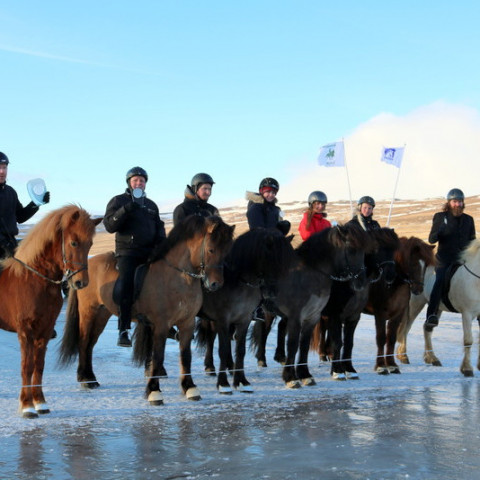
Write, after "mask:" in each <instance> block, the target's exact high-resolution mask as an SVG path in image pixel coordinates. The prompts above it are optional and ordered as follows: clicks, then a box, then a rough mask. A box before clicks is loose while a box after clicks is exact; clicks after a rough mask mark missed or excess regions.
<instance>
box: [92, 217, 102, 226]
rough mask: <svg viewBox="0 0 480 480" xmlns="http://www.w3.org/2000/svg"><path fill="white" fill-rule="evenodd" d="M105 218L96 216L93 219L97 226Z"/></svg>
mask: <svg viewBox="0 0 480 480" xmlns="http://www.w3.org/2000/svg"><path fill="white" fill-rule="evenodd" d="M102 220H103V217H100V218H95V219H93V223H94V225H95V226H97V225H98V224H99V223H101V222H102Z"/></svg>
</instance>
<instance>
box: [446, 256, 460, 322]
mask: <svg viewBox="0 0 480 480" xmlns="http://www.w3.org/2000/svg"><path fill="white" fill-rule="evenodd" d="M461 266H462V264H461V263H452V264H451V265H449V267H448V268H447V270H446V272H445V281H444V282H443V285H442V302H443V304H444V305H445V306H446V307H447V308H448V310H449V311H450V312H455V313H458V311H457V310H456V309H455V308H454V307H453V305H452V304H451V302H450V300H449V298H448V292H449V291H450V284H451V281H452V277H453V275H454V274H455V272H456V271H457V270H458V268H459V267H461Z"/></svg>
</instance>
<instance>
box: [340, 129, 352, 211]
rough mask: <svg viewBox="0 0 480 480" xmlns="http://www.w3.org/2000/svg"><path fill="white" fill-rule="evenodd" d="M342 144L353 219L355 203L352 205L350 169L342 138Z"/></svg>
mask: <svg viewBox="0 0 480 480" xmlns="http://www.w3.org/2000/svg"><path fill="white" fill-rule="evenodd" d="M342 143H343V159H344V162H345V172H346V174H347V184H348V197H349V199H350V217H353V203H352V190H351V188H350V177H349V176H348V168H347V153H346V151H347V149H346V148H345V141H344V139H343V137H342Z"/></svg>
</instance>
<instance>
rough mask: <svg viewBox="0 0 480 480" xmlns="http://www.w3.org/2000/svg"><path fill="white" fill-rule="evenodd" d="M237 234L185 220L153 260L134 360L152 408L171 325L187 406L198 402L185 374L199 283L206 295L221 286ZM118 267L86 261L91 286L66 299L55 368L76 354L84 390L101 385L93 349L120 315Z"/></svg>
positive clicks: (218, 224) (211, 222) (138, 312)
mask: <svg viewBox="0 0 480 480" xmlns="http://www.w3.org/2000/svg"><path fill="white" fill-rule="evenodd" d="M234 228H235V227H231V226H229V225H227V224H226V223H224V222H223V221H222V220H221V219H220V217H207V218H204V217H200V216H196V215H192V216H189V217H187V218H186V219H185V220H184V221H183V222H181V223H180V224H178V225H177V226H175V227H174V228H173V229H172V231H171V232H170V234H169V235H168V238H167V241H166V242H165V246H164V248H163V251H161V252H160V254H159V258H158V260H156V261H154V262H153V263H152V264H150V266H149V269H148V272H147V274H146V276H145V281H144V284H143V287H142V290H141V292H140V294H139V297H138V298H137V300H136V301H135V303H134V305H133V312H132V316H133V318H134V319H135V320H136V321H137V327H136V331H135V334H134V337H133V338H134V351H133V357H134V361H135V363H137V364H147V363H148V364H149V370H150V371H149V379H148V382H147V387H146V397H147V398H148V401H149V402H150V404H152V405H161V404H163V398H162V395H161V391H160V383H159V377H160V376H162V374H163V372H164V369H163V361H164V355H165V343H166V339H167V335H168V332H169V330H170V327H172V326H173V325H176V326H177V327H178V329H179V341H180V363H181V367H182V368H181V387H182V390H183V393H184V394H185V395H186V396H187V398H188V399H190V400H199V399H200V398H201V397H200V394H199V393H198V390H197V388H196V386H195V384H194V382H193V379H192V376H191V374H190V369H191V360H192V358H191V356H192V354H191V341H192V338H193V333H194V326H195V323H194V319H195V315H196V314H197V313H198V311H199V310H200V307H201V305H202V299H203V293H202V282H203V286H204V287H205V288H206V289H207V290H211V291H214V290H216V289H218V288H220V287H221V286H222V284H223V259H224V258H225V256H226V254H227V253H228V251H229V249H230V246H231V244H232V241H233V231H234ZM115 263H116V262H115V256H114V254H113V253H111V252H110V253H106V254H102V255H97V256H95V257H93V258H91V259H90V260H89V270H90V278H91V282H90V285H89V286H88V287H87V288H85V289H83V290H80V291H79V292H72V294H71V295H69V298H68V306H67V314H66V324H65V331H64V334H63V338H62V344H61V350H60V362H61V363H63V364H67V363H70V362H72V361H73V359H74V358H75V357H76V355H77V354H78V355H79V362H78V369H77V380H78V381H79V382H83V384H84V386H85V387H87V388H96V387H98V386H99V383H98V382H97V380H96V377H95V374H94V373H93V366H92V353H93V347H94V346H95V344H96V343H97V340H98V337H99V336H100V334H101V333H102V332H103V330H104V328H105V325H106V324H107V321H108V319H109V318H110V317H111V316H112V315H118V306H117V305H116V304H115V303H114V302H113V298H112V296H113V288H114V285H115V281H116V279H117V278H118V272H117V270H116V269H115Z"/></svg>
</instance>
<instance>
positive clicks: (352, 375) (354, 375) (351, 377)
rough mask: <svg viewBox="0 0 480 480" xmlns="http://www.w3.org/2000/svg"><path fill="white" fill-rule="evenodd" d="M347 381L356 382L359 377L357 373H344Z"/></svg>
mask: <svg viewBox="0 0 480 480" xmlns="http://www.w3.org/2000/svg"><path fill="white" fill-rule="evenodd" d="M345 376H346V377H347V380H358V379H359V378H360V377H359V376H358V373H357V372H345Z"/></svg>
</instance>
